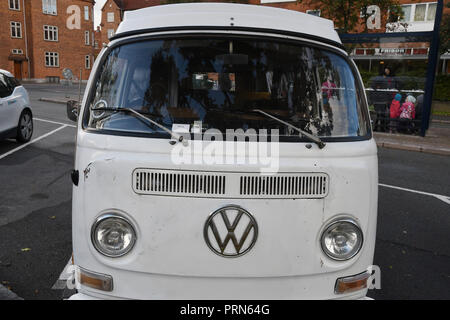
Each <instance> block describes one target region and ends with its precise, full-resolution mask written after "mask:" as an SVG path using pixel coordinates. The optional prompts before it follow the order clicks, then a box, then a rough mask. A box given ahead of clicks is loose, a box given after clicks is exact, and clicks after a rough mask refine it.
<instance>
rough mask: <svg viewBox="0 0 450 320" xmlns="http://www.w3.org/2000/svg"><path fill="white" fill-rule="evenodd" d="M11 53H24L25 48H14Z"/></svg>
mask: <svg viewBox="0 0 450 320" xmlns="http://www.w3.org/2000/svg"><path fill="white" fill-rule="evenodd" d="M11 53H12V54H23V50H22V49H12V50H11Z"/></svg>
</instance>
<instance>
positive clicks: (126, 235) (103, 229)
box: [91, 214, 136, 257]
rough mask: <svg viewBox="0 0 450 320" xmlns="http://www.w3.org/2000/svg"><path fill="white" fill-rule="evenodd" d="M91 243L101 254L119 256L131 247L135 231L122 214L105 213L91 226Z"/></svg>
mask: <svg viewBox="0 0 450 320" xmlns="http://www.w3.org/2000/svg"><path fill="white" fill-rule="evenodd" d="M91 238H92V243H93V245H94V247H95V249H97V251H98V252H100V253H101V254H103V255H105V256H108V257H120V256H123V255H125V254H127V253H128V252H130V250H131V249H133V246H134V244H135V242H136V232H135V230H134V228H133V226H132V224H131V223H130V222H129V221H128V220H127V219H125V218H124V217H122V216H119V215H116V214H105V215H102V216H101V217H99V218H98V219H97V221H96V222H95V223H94V225H93V226H92V231H91Z"/></svg>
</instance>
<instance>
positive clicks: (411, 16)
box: [400, 1, 437, 23]
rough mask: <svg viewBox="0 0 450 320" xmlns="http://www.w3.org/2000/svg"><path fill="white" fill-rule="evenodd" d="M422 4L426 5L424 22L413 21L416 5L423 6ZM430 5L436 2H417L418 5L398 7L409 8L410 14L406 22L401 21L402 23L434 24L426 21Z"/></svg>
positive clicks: (410, 4)
mask: <svg viewBox="0 0 450 320" xmlns="http://www.w3.org/2000/svg"><path fill="white" fill-rule="evenodd" d="M424 4H425V5H426V8H425V18H424V20H423V21H415V20H414V18H415V16H416V6H417V5H424ZM430 4H437V2H436V1H434V2H433V1H431V2H418V3H402V4H401V5H400V7H407V6H411V13H410V16H409V20H408V21H403V20H401V21H402V22H407V23H431V22H434V20H427V19H428V8H429V7H430ZM435 19H436V17H435Z"/></svg>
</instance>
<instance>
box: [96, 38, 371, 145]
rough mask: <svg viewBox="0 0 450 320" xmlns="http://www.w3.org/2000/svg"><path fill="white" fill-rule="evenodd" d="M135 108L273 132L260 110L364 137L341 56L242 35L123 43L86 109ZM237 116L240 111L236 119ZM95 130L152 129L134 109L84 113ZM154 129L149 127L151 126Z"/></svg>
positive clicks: (315, 130) (362, 116) (178, 119)
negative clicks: (98, 105)
mask: <svg viewBox="0 0 450 320" xmlns="http://www.w3.org/2000/svg"><path fill="white" fill-rule="evenodd" d="M99 100H105V101H106V102H107V104H108V106H110V107H112V106H120V107H123V108H133V109H134V110H136V111H140V112H148V113H151V114H154V115H156V117H155V118H154V120H155V121H158V122H159V123H161V124H163V125H164V126H167V127H168V128H169V129H171V128H172V127H173V126H174V125H175V126H176V125H180V124H182V125H184V127H186V126H188V128H191V130H192V128H193V127H194V122H197V123H198V122H199V121H201V123H202V128H203V130H207V129H210V128H215V129H219V130H220V131H222V132H225V131H226V129H233V130H236V129H243V130H247V129H249V128H252V129H256V130H260V129H268V130H270V129H278V130H279V132H280V135H281V138H282V137H287V136H298V134H297V133H296V132H295V131H293V130H292V129H291V128H289V127H288V126H286V125H283V124H282V123H280V122H277V121H274V120H273V119H270V118H267V117H264V116H262V115H258V114H255V113H252V110H253V109H260V110H263V111H265V112H268V113H270V114H273V115H274V116H276V117H278V118H280V119H282V120H284V121H286V122H289V123H291V124H292V125H294V126H296V127H298V128H300V129H302V130H304V131H306V132H308V133H310V134H313V135H317V136H320V137H355V136H365V135H366V134H367V128H368V124H367V115H366V112H365V111H363V110H362V106H363V105H362V103H361V92H360V90H359V86H357V85H356V80H355V77H354V74H353V72H352V71H351V69H350V67H349V66H348V63H347V62H346V60H345V59H343V58H342V57H340V56H338V55H336V54H334V53H332V52H329V51H326V50H320V49H317V48H312V47H308V46H305V45H299V44H291V43H287V42H286V43H285V42H281V41H268V40H254V39H251V40H250V39H246V38H235V37H233V38H220V39H195V40H193V39H170V40H152V41H144V42H137V43H131V44H125V45H122V46H119V47H117V48H115V49H113V50H112V51H111V53H110V54H109V56H108V57H107V59H106V61H105V63H104V65H103V67H102V68H101V75H100V77H99V79H98V82H97V85H96V92H95V95H94V96H93V99H92V101H91V106H92V105H94V104H95V103H96V102H97V101H99ZM237 115H238V116H237ZM88 117H89V119H88V126H89V127H90V128H95V129H108V130H120V131H131V132H145V133H157V132H158V131H156V129H151V128H149V127H148V126H145V125H143V124H142V123H141V122H140V121H139V120H138V119H136V117H135V116H133V114H130V113H117V114H113V115H111V116H110V117H107V118H105V119H95V117H91V116H88ZM152 130H155V131H152Z"/></svg>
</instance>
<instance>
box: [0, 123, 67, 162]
mask: <svg viewBox="0 0 450 320" xmlns="http://www.w3.org/2000/svg"><path fill="white" fill-rule="evenodd" d="M67 127H68V125H66V124H64V125H62V126H61V127H59V128H56V129H55V130H52V131H50V132H48V133H46V134H44V135H42V136H40V137H37V138H36V139H33V140H31V141H29V142H27V143H25V144H23V145H21V146H19V147H17V148H15V149H12V150H10V151H8V152H6V153H4V154H2V155H0V160H1V159H3V158H5V157H7V156H9V155H11V154H13V153H14V152H17V151H19V150H21V149H23V148H25V147H27V146H29V145H30V144H32V143H35V142H37V141H39V140H42V139H44V138H47V137H48V136H50V135H52V134H54V133H56V132H58V131H59V130H62V129H64V128H67Z"/></svg>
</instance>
